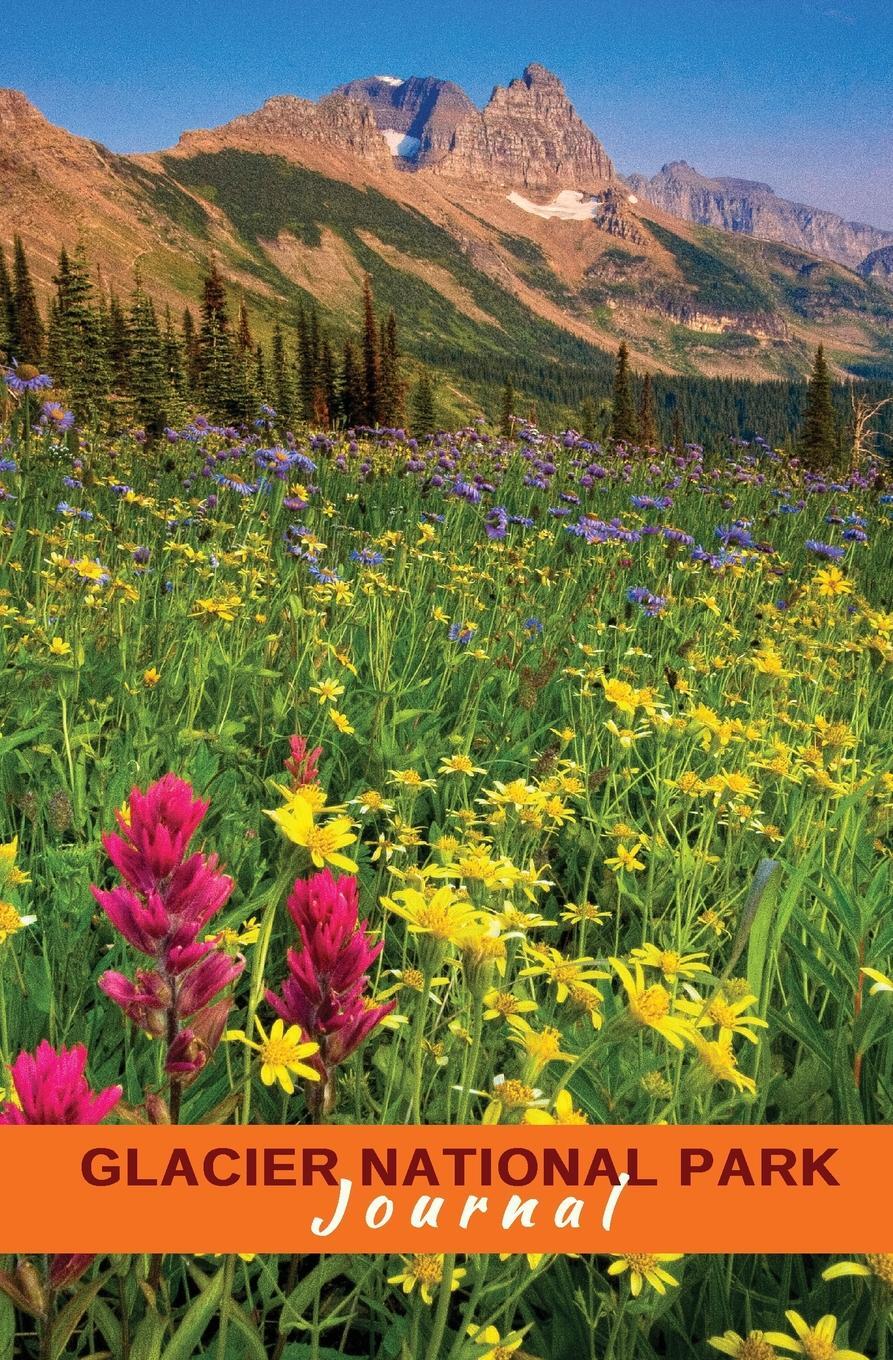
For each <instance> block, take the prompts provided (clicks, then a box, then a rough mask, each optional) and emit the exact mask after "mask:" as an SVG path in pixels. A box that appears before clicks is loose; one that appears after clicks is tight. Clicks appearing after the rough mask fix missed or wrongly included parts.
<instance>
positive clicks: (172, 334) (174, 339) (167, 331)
mask: <svg viewBox="0 0 893 1360" xmlns="http://www.w3.org/2000/svg"><path fill="white" fill-rule="evenodd" d="M161 352H162V357H163V359H164V375H165V378H166V380H167V385H168V390H169V391H170V392H171V394H172V396H174V397H176V398H179V399H180V400H181V401H182V399H183V398H184V397H185V395H186V370H185V367H184V356H183V346H182V345H181V343H180V337H179V336H178V334H177V328H176V326H175V325H174V318H173V316H172V315H171V309H170V305H169V304H165V308H164V329H163V331H162V334H161Z"/></svg>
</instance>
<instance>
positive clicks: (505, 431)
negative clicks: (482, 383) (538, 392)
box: [499, 378, 515, 439]
mask: <svg viewBox="0 0 893 1360" xmlns="http://www.w3.org/2000/svg"><path fill="white" fill-rule="evenodd" d="M514 416H515V388H514V384H513V383H512V380H511V378H506V380H505V382H504V383H503V386H502V396H501V397H500V399H499V433H500V434H501V435H503V436H504V437H505V438H506V439H510V438H511V436H512V433H513V432H514V427H515V422H514Z"/></svg>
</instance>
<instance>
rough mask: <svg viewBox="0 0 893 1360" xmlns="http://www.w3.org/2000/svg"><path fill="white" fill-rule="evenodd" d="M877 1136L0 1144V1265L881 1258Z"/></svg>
mask: <svg viewBox="0 0 893 1360" xmlns="http://www.w3.org/2000/svg"><path fill="white" fill-rule="evenodd" d="M891 1159H893V1131H891V1129H890V1128H888V1127H869V1128H866V1127H855V1126H843V1127H838V1126H821V1125H809V1126H802V1125H789V1126H785V1125H773V1126H771V1127H762V1126H756V1127H755V1126H752V1125H746V1126H724V1127H709V1126H701V1125H694V1126H683V1127H669V1126H662V1127H652V1126H641V1127H639V1126H633V1127H630V1126H626V1125H623V1126H616V1125H610V1126H595V1125H593V1126H584V1127H580V1126H575V1127H564V1128H562V1127H548V1128H543V1127H535V1128H534V1127H528V1126H520V1127H519V1126H512V1127H505V1126H500V1127H495V1128H480V1127H473V1126H467V1127H466V1126H460V1127H457V1126H443V1125H429V1126H426V1127H422V1128H417V1127H411V1128H407V1127H405V1126H398V1127H392V1126H386V1127H381V1128H375V1127H360V1126H335V1127H314V1126H307V1125H301V1126H297V1127H292V1126H290V1125H281V1126H280V1125H265V1126H261V1125H252V1126H248V1127H233V1126H231V1125H226V1126H207V1125H201V1126H194V1127H189V1128H171V1127H169V1126H156V1127H140V1128H130V1127H122V1126H114V1127H72V1128H58V1127H34V1126H32V1127H28V1128H22V1127H6V1128H0V1210H2V1212H0V1252H20V1253H35V1252H44V1251H53V1252H62V1251H65V1252H69V1251H71V1252H74V1251H77V1252H194V1253H200V1252H237V1251H238V1252H249V1251H250V1252H257V1253H263V1252H270V1253H274V1252H275V1253H293V1252H332V1251H350V1252H368V1253H376V1252H410V1251H421V1252H430V1251H440V1252H462V1253H466V1254H468V1253H475V1252H615V1251H616V1252H626V1251H652V1252H656V1251H661V1252H662V1251H680V1252H784V1253H801V1252H822V1253H825V1252H835V1253H839V1252H880V1251H886V1250H888V1249H889V1246H890V1240H889V1239H890V1229H889V1224H890V1221H891V1217H893V1188H891V1179H890V1176H889V1167H890V1164H891Z"/></svg>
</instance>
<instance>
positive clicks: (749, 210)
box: [626, 161, 893, 269]
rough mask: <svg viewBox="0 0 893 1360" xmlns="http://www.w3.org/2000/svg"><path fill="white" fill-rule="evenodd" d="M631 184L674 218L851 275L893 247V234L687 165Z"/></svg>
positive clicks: (669, 166)
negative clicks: (826, 262) (779, 245)
mask: <svg viewBox="0 0 893 1360" xmlns="http://www.w3.org/2000/svg"><path fill="white" fill-rule="evenodd" d="M626 182H627V184H628V185H629V186H630V188H632V189H633V190H634V192H635V193H636V194H638V195H640V196H641V197H643V198H647V199H648V201H649V202H651V203H653V204H654V205H655V207H659V208H662V209H663V210H664V211H665V212H669V213H671V214H672V215H673V216H676V217H681V218H683V219H685V220H687V221H690V222H695V223H697V224H698V225H699V226H711V227H719V228H721V229H723V230H725V231H731V232H740V233H742V234H745V235H749V236H756V237H759V238H760V239H761V240H769V241H781V242H784V243H785V244H786V245H792V246H796V247H798V248H799V249H804V250H808V251H810V253H812V254H816V255H819V256H821V257H822V258H825V259H832V260H834V261H836V263H837V264H843V265H846V266H847V268H849V269H859V267H860V265H862V264H863V263H864V261H865V260H866V259H867V257H868V256H869V255H870V254H872V253H873V252H875V251H877V250H881V249H883V248H885V247H887V246H893V231H887V230H885V229H884V228H882V227H873V226H870V225H869V224H868V223H867V222H855V221H849V220H848V219H846V218H844V217H842V216H841V215H840V214H839V213H835V212H831V211H830V210H828V209H825V208H814V207H812V206H811V205H810V204H808V203H799V202H797V201H796V200H794V199H789V198H784V197H783V196H782V195H781V194H777V193H776V192H775V190H774V189H773V188H772V187H771V186H770V185H768V184H764V183H763V182H762V181H760V180H748V179H740V178H737V177H735V176H732V175H713V176H711V175H703V174H701V173H700V172H699V171H698V170H696V169H695V168H694V166H692V165H689V163H688V162H687V161H669V162H667V163H666V164H665V165H663V166H661V168H660V170H659V171H658V173H657V174H656V175H653V176H652V177H651V178H650V179H648V178H647V177H646V176H644V175H639V174H631V175H627V176H626Z"/></svg>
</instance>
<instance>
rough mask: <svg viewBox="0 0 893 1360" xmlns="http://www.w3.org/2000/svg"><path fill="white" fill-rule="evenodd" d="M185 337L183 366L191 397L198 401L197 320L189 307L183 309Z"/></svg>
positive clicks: (199, 382)
mask: <svg viewBox="0 0 893 1360" xmlns="http://www.w3.org/2000/svg"><path fill="white" fill-rule="evenodd" d="M180 330H181V332H182V336H183V365H184V369H185V372H186V389H187V391H188V393H189V394H190V396H192V397H193V398H194V399H196V400H197V399H198V395H199V389H200V387H201V361H200V357H199V349H198V332H197V331H196V329H195V320H194V318H193V315H192V312H191V311H190V310H189V308H188V307H184V309H183V320H182V323H181V326H180Z"/></svg>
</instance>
